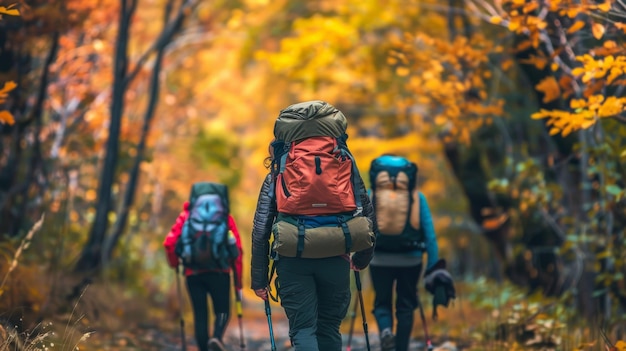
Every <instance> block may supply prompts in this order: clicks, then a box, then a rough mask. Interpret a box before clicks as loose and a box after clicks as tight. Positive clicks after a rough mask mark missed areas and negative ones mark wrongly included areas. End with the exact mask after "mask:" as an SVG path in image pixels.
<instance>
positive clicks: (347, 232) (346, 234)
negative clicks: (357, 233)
mask: <svg viewBox="0 0 626 351" xmlns="http://www.w3.org/2000/svg"><path fill="white" fill-rule="evenodd" d="M337 219H338V220H339V223H340V224H341V229H342V230H343V235H344V237H345V242H346V253H347V254H349V253H350V249H352V236H351V235H350V228H348V223H346V220H345V219H344V218H343V217H342V216H339V217H337Z"/></svg>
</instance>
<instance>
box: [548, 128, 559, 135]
mask: <svg viewBox="0 0 626 351" xmlns="http://www.w3.org/2000/svg"><path fill="white" fill-rule="evenodd" d="M560 132H561V130H560V129H559V128H552V129H550V135H557V134H559V133H560Z"/></svg>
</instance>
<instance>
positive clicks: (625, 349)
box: [615, 340, 626, 351]
mask: <svg viewBox="0 0 626 351" xmlns="http://www.w3.org/2000/svg"><path fill="white" fill-rule="evenodd" d="M615 348H616V349H617V351H626V342H625V341H622V340H619V341H618V342H616V343H615Z"/></svg>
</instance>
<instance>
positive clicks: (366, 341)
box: [354, 270, 371, 351]
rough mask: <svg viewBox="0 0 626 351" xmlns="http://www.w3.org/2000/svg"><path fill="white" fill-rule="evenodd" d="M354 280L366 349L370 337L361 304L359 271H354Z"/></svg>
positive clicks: (368, 348) (361, 294)
mask: <svg viewBox="0 0 626 351" xmlns="http://www.w3.org/2000/svg"><path fill="white" fill-rule="evenodd" d="M354 280H355V282H356V290H357V291H358V292H359V302H360V305H361V318H362V319H363V332H364V333H365V344H366V345H367V351H371V349H370V337H369V334H368V333H367V320H366V319H365V307H364V306H363V293H362V292H361V275H360V273H359V271H357V270H355V271H354Z"/></svg>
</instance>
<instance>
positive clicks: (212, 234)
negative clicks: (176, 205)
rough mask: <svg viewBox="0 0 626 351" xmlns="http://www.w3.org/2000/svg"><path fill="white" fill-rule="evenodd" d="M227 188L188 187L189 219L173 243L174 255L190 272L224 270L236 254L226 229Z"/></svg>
mask: <svg viewBox="0 0 626 351" xmlns="http://www.w3.org/2000/svg"><path fill="white" fill-rule="evenodd" d="M228 215H229V202H228V188H227V187H226V185H223V184H217V183H211V182H199V183H195V184H193V185H192V187H191V195H190V197H189V217H187V220H186V221H185V223H184V224H183V230H182V233H181V235H180V238H179V239H178V242H177V243H176V254H177V255H178V257H180V258H181V259H182V261H183V265H184V266H185V267H188V268H192V269H226V268H228V267H229V265H230V263H231V261H232V260H233V259H235V258H237V256H238V255H239V250H238V248H237V247H236V243H235V241H234V236H233V238H230V240H229V230H228Z"/></svg>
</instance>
